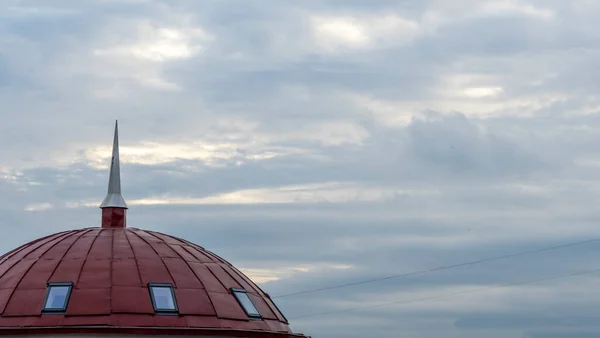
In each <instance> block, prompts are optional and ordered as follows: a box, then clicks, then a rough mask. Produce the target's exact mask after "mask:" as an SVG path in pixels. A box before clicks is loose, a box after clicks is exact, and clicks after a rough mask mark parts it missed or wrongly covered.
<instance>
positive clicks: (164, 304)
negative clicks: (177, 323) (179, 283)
mask: <svg viewBox="0 0 600 338" xmlns="http://www.w3.org/2000/svg"><path fill="white" fill-rule="evenodd" d="M148 289H150V298H151V299H152V306H154V311H155V312H156V313H177V311H178V309H177V302H176V301H175V293H174V292H173V285H172V284H169V283H149V284H148Z"/></svg>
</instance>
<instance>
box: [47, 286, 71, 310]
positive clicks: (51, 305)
mask: <svg viewBox="0 0 600 338" xmlns="http://www.w3.org/2000/svg"><path fill="white" fill-rule="evenodd" d="M72 289H73V283H71V282H64V283H48V291H47V292H46V299H45V300H44V309H43V310H42V311H43V312H65V311H67V305H68V304H69V297H70V296H71V290H72Z"/></svg>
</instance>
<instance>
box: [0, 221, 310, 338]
mask: <svg viewBox="0 0 600 338" xmlns="http://www.w3.org/2000/svg"><path fill="white" fill-rule="evenodd" d="M49 282H71V283H73V288H72V292H71V295H70V298H69V300H68V305H67V308H66V311H65V312H64V313H60V314H43V313H42V308H43V306H44V301H45V296H46V293H47V288H48V286H47V285H48V284H47V283H49ZM148 283H171V284H172V286H173V290H174V294H175V300H176V303H177V307H178V314H176V315H160V314H156V313H155V310H154V307H153V303H152V300H151V297H150V292H149V289H148ZM232 288H234V289H236V288H239V289H244V290H246V292H247V294H248V296H249V297H250V299H251V300H252V302H253V303H254V305H255V307H256V308H257V310H258V311H259V312H260V315H261V318H259V319H252V318H249V316H248V315H247V314H246V312H245V311H244V309H243V308H242V307H241V305H240V303H238V301H237V300H236V298H235V296H234V295H233V294H232V291H231V290H232ZM0 313H1V315H0V334H31V333H68V332H73V333H76V332H77V333H83V332H89V333H103V332H106V333H109V332H110V333H139V334H193V335H211V336H235V337H282V338H284V337H285V338H288V337H290V338H291V337H304V336H303V335H298V334H293V333H292V332H291V330H290V328H289V327H288V324H287V320H286V319H285V317H283V315H282V314H281V313H280V312H279V311H278V309H277V307H276V306H275V305H274V303H273V302H272V301H271V300H270V298H269V296H268V295H267V294H265V293H264V292H263V291H262V290H261V289H260V288H259V287H258V286H256V285H255V284H254V283H253V282H252V281H250V279H248V278H247V277H246V276H245V275H244V274H242V273H241V272H240V271H239V270H237V269H236V268H235V267H233V266H232V265H231V264H230V263H228V262H227V261H225V260H224V259H222V258H220V257H219V256H217V255H215V254H213V253H212V252H210V251H207V250H205V249H204V248H202V247H200V246H198V245H195V244H193V243H190V242H188V241H185V240H183V239H179V238H175V237H172V236H168V235H165V234H161V233H157V232H153V231H146V230H139V229H135V228H114V229H110V228H87V229H80V230H74V231H66V232H60V233H57V234H54V235H51V236H47V237H44V238H41V239H38V240H35V241H33V242H30V243H28V244H25V245H23V246H21V247H19V248H17V249H15V250H13V251H11V252H9V253H7V254H5V255H4V256H2V257H0Z"/></svg>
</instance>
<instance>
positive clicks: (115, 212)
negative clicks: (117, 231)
mask: <svg viewBox="0 0 600 338" xmlns="http://www.w3.org/2000/svg"><path fill="white" fill-rule="evenodd" d="M126 212H127V209H124V208H103V209H102V228H105V229H106V228H124V227H125V225H126V224H125V213H126Z"/></svg>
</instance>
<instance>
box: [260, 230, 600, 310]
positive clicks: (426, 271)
mask: <svg viewBox="0 0 600 338" xmlns="http://www.w3.org/2000/svg"><path fill="white" fill-rule="evenodd" d="M598 240H600V239H598V238H595V239H590V240H586V241H580V242H574V243H569V244H562V245H556V246H551V247H547V248H542V249H536V250H530V251H524V252H519V253H514V254H509V255H503V256H497V257H492V258H485V259H479V260H476V261H470V262H464V263H458V264H452V265H445V266H440V267H437V268H432V269H427V270H419V271H414V272H407V273H403V274H397V275H391V276H385V277H379V278H372V279H367V280H362V281H358V282H351V283H345V284H339V285H332V286H326V287H322V288H317V289H310V290H304V291H298V292H293V293H288V294H283V295H277V296H272V297H271V298H284V297H292V296H298V295H304V294H307V293H313V292H319V291H325V290H332V289H339V288H345V287H349V286H355V285H361V284H367V283H373V282H380V281H384V280H389V279H395V278H402V277H409V276H415V275H421V274H425V273H430V272H435V271H441V270H448V269H454V268H459V267H463V266H469V265H476V264H481V263H487V262H492V261H497V260H502V259H507V258H514V257H519V256H526V255H532V254H536V253H540V252H545V251H551V250H557V249H562V248H568V247H572V246H577V245H583V244H587V243H591V242H596V241H598Z"/></svg>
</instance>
